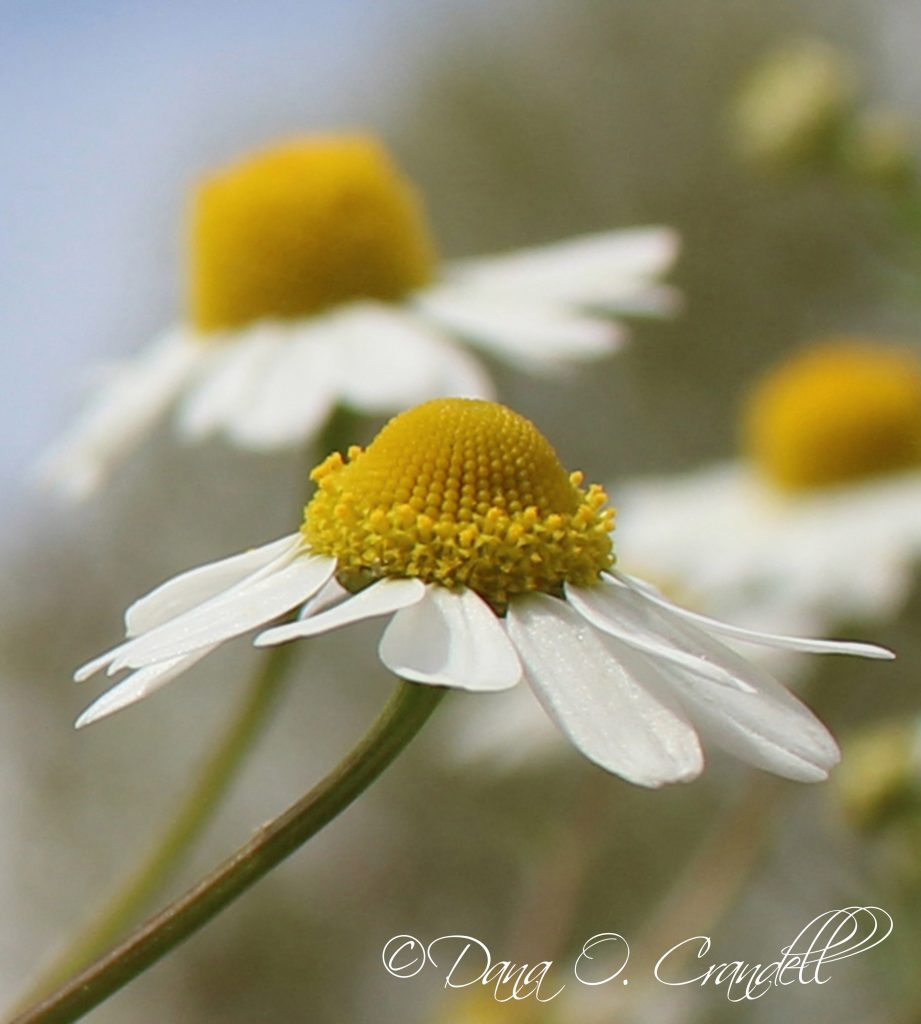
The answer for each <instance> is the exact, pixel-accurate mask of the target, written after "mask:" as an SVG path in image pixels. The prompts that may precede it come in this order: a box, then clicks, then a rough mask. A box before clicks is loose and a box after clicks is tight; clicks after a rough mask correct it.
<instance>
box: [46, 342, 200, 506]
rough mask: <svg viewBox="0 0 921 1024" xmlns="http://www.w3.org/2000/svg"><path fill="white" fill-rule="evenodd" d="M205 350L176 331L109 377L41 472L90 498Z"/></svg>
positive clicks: (189, 375)
mask: <svg viewBox="0 0 921 1024" xmlns="http://www.w3.org/2000/svg"><path fill="white" fill-rule="evenodd" d="M205 356H206V353H205V352H204V349H203V348H202V346H200V345H198V344H197V343H196V342H195V340H194V339H192V338H190V337H188V336H187V335H186V334H185V333H184V332H182V331H180V330H175V331H172V332H170V333H169V334H167V335H166V336H165V337H163V338H161V339H160V340H159V341H158V342H157V343H156V344H155V345H153V346H151V347H150V348H149V349H147V350H145V351H144V352H141V353H140V354H138V355H137V356H135V357H134V358H133V359H130V360H127V361H125V362H124V363H121V364H119V365H118V366H116V367H115V368H114V369H113V371H112V372H111V373H109V374H107V376H106V380H105V381H104V383H103V384H102V385H101V387H100V388H99V390H98V393H97V394H95V395H94V396H93V397H92V398H91V399H90V403H89V405H88V406H87V408H86V410H85V411H84V413H83V415H82V417H81V418H80V419H79V420H78V421H77V423H76V424H75V425H74V426H73V427H72V428H71V429H70V431H69V432H68V434H67V435H66V436H65V437H63V438H62V439H61V441H60V442H58V443H57V444H55V445H54V446H53V447H52V448H50V449H49V450H48V451H47V452H46V453H45V454H44V455H43V456H42V458H41V459H40V460H39V463H38V466H37V468H36V471H35V472H36V476H37V478H38V479H39V480H43V481H45V482H47V483H49V484H51V485H52V486H55V487H58V488H60V489H61V490H62V491H63V492H64V493H66V494H67V495H69V496H70V497H72V498H85V497H87V496H88V495H90V494H91V493H92V492H93V491H94V490H95V489H96V487H98V485H99V484H100V483H101V482H102V481H103V480H104V479H105V477H106V475H107V474H108V473H109V471H110V470H111V469H112V468H113V467H114V466H115V465H116V464H117V463H118V462H120V461H121V460H122V459H124V458H125V457H126V456H127V454H128V453H129V452H130V451H131V450H132V449H133V448H134V447H135V446H136V445H137V444H138V443H139V442H140V441H141V439H142V438H143V436H144V435H145V434H146V433H147V432H148V431H149V429H150V428H151V426H152V425H153V423H154V421H155V420H156V419H158V418H159V416H160V415H161V414H162V413H163V412H164V411H165V409H166V407H167V406H168V405H169V404H170V403H171V402H172V401H173V399H174V398H175V397H176V395H177V394H178V393H179V391H180V390H181V389H182V387H183V386H184V385H185V384H186V383H187V382H188V381H189V380H190V379H191V378H192V376H193V374H194V373H195V372H196V370H197V369H198V367H199V365H200V364H201V362H202V361H203V359H204V358H205Z"/></svg>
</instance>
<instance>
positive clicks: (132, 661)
mask: <svg viewBox="0 0 921 1024" xmlns="http://www.w3.org/2000/svg"><path fill="white" fill-rule="evenodd" d="M335 569H336V560H335V559H334V558H327V557H325V556H322V555H304V554H300V555H296V556H294V557H292V558H291V559H290V560H289V561H288V564H286V565H282V566H281V567H279V568H278V569H277V571H274V572H272V573H271V574H268V575H260V574H254V576H256V577H257V578H255V579H253V580H245V581H244V582H243V583H241V584H238V585H237V586H235V587H231V588H230V590H227V591H225V592H224V593H223V594H218V595H217V596H216V597H213V598H211V599H210V600H209V601H206V602H205V603H204V604H200V605H198V606H196V607H195V608H192V609H190V610H189V611H187V612H185V613H184V614H182V615H179V616H177V617H176V618H173V619H170V620H169V621H168V622H165V623H163V625H161V626H158V627H157V628H156V629H153V630H151V631H150V632H149V633H145V634H143V635H142V636H139V637H137V639H135V640H132V641H130V642H129V643H128V644H127V645H126V646H125V648H124V650H123V652H122V654H121V655H120V656H119V657H118V658H117V659H116V660H115V661H114V662H113V663H112V665H111V666H110V669H109V671H110V672H117V671H118V670H119V669H120V668H125V667H128V668H142V667H143V666H145V665H152V664H155V663H156V662H158V661H164V660H166V659H169V658H176V657H179V656H180V655H182V654H189V653H191V652H192V651H195V650H198V649H199V648H201V647H207V646H208V645H211V644H217V643H221V642H222V641H224V640H229V639H230V638H231V637H234V636H238V635H239V634H240V633H245V632H246V631H247V630H250V629H255V628H256V627H257V626H262V625H265V623H267V622H271V621H272V619H274V618H277V617H278V616H279V615H283V614H284V613H285V612H288V611H290V610H291V609H292V608H294V607H296V606H297V605H299V604H300V603H301V602H302V601H306V600H307V598H308V597H310V596H311V595H313V594H315V593H316V592H317V591H318V590H319V589H320V587H322V586H323V584H324V583H326V581H327V580H328V579H329V578H330V576H332V574H333V572H335Z"/></svg>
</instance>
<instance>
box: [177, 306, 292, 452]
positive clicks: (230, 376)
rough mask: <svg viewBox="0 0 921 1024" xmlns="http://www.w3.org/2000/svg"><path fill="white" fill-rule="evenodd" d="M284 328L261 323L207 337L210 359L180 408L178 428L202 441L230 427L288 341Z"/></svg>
mask: <svg viewBox="0 0 921 1024" xmlns="http://www.w3.org/2000/svg"><path fill="white" fill-rule="evenodd" d="M285 341H286V335H285V331H284V330H283V329H280V328H277V327H275V328H272V327H267V326H266V325H258V326H257V327H253V328H249V329H247V330H243V331H234V332H228V333H227V334H223V335H216V336H215V337H214V338H208V339H204V340H203V341H202V347H203V348H204V347H208V348H209V349H210V353H211V362H210V365H209V366H208V367H207V372H205V373H204V374H202V377H201V380H200V382H199V384H198V386H197V387H195V388H193V389H192V390H191V391H190V392H189V394H188V395H187V397H186V399H185V400H184V401H183V403H182V408H181V409H180V411H179V428H180V430H181V431H182V432H183V433H184V434H185V435H186V436H187V437H188V438H191V439H192V440H199V439H201V438H203V437H207V436H208V435H210V434H213V433H216V432H217V431H219V430H224V429H226V428H227V427H229V426H230V425H231V424H232V423H233V422H234V419H235V418H236V416H237V415H238V414H239V413H240V411H241V410H245V409H246V406H247V402H248V400H249V398H250V396H251V395H252V394H253V389H254V386H255V385H254V382H255V381H256V380H258V379H259V377H260V376H261V374H262V373H263V372H264V371H265V367H266V366H267V365H269V363H270V362H271V360H272V359H273V358H274V357H275V355H276V354H277V352H278V350H279V349H280V348H281V347H282V346H283V345H284V344H285Z"/></svg>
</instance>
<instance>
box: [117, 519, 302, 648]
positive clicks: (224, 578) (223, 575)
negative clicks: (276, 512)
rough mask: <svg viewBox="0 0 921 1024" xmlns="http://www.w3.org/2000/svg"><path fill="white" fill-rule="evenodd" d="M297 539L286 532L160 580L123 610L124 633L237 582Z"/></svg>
mask: <svg viewBox="0 0 921 1024" xmlns="http://www.w3.org/2000/svg"><path fill="white" fill-rule="evenodd" d="M299 542H300V534H297V533H294V534H289V535H288V536H287V537H282V538H281V539H280V540H275V541H272V542H271V543H270V544H264V545H262V546H261V547H258V548H252V549H251V550H249V551H244V552H243V553H242V554H239V555H231V557H230V558H222V559H221V560H220V561H219V562H211V563H210V564H208V565H201V566H199V567H198V568H196V569H190V570H189V571H188V572H184V573H182V574H181V575H179V576H175V577H173V579H171V580H167V581H166V583H162V584H161V585H160V586H159V587H157V588H156V590H152V591H151V592H150V593H149V594H147V595H146V596H145V597H142V598H140V599H139V600H137V601H135V602H134V604H132V605H131V607H130V608H129V609H128V610H127V611H126V612H125V626H126V627H127V634H128V636H137V635H138V634H139V633H146V632H147V631H148V630H151V629H155V628H156V627H157V626H160V625H162V624H163V623H164V622H168V621H169V620H170V619H173V618H175V617H176V616H177V615H181V614H182V613H183V612H187V611H189V609H191V608H194V607H195V606H196V605H199V604H202V603H203V602H204V601H207V600H209V599H210V598H212V597H215V596H216V595H217V594H220V593H222V592H223V591H225V590H227V589H228V588H229V587H232V586H234V585H235V584H237V583H240V582H241V581H242V580H244V579H245V578H246V577H247V576H249V575H250V574H251V573H253V572H255V571H257V570H258V569H262V568H264V567H265V566H267V565H269V564H270V563H271V562H273V561H275V559H276V558H279V557H281V556H284V555H286V554H289V553H290V552H292V551H293V550H294V548H295V547H297V545H298V543H299Z"/></svg>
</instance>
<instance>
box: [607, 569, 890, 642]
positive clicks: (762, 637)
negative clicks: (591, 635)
mask: <svg viewBox="0 0 921 1024" xmlns="http://www.w3.org/2000/svg"><path fill="white" fill-rule="evenodd" d="M611 575H612V576H613V577H614V578H615V579H617V580H619V581H620V582H621V583H623V584H625V585H626V586H627V587H629V588H630V589H631V590H632V591H633V592H634V593H637V594H640V595H642V597H643V598H644V599H645V600H647V601H649V602H651V603H652V604H655V605H658V606H659V607H660V608H664V609H666V610H667V611H669V612H671V613H672V614H674V615H678V616H679V617H681V618H683V619H685V620H686V621H687V622H693V623H695V624H696V625H698V626H700V627H702V628H703V629H705V630H706V631H707V632H708V633H717V634H719V635H721V636H727V637H731V638H732V639H734V640H742V641H744V642H746V643H750V644H760V645H762V646H764V647H779V648H781V649H782V650H786V651H804V652H806V653H811V654H854V655H857V656H859V657H863V658H880V659H883V660H891V659H892V658H894V657H895V654H894V653H893V652H892V651H890V650H889V649H888V648H886V647H879V646H877V645H876V644H867V643H859V642H857V641H854V640H813V639H810V638H808V637H799V636H784V635H782V634H780V633H760V632H758V631H756V630H752V629H744V628H743V627H741V626H733V625H731V624H730V623H728V622H721V621H720V620H719V619H711V618H710V617H709V616H706V615H700V614H698V613H697V612H692V611H689V610H688V609H687V608H682V607H681V606H680V605H676V604H674V603H672V602H671V601H669V600H668V598H667V597H665V595H664V594H662V593H661V592H660V591H659V590H657V589H656V588H655V587H653V586H651V585H650V584H648V583H646V582H645V581H644V580H640V579H637V578H636V577H634V576H628V575H627V574H626V573H622V572H617V571H615V572H612V573H611Z"/></svg>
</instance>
